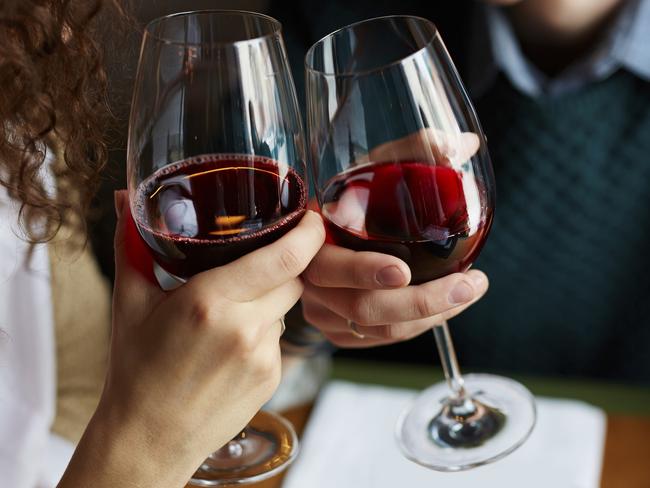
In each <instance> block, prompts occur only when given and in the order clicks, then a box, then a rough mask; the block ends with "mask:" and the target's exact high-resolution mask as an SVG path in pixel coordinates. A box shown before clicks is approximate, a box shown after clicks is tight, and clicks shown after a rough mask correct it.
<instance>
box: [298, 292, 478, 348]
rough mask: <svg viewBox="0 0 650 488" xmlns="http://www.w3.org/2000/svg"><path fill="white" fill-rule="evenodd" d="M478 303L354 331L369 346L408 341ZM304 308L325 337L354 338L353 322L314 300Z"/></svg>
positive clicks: (310, 321)
mask: <svg viewBox="0 0 650 488" xmlns="http://www.w3.org/2000/svg"><path fill="white" fill-rule="evenodd" d="M477 300H478V298H477V299H476V300H473V301H472V302H470V303H468V304H466V305H462V306H460V307H455V308H453V309H451V310H449V311H448V312H446V313H444V314H440V315H436V316H434V317H427V318H424V319H420V320H413V321H409V322H399V323H396V324H387V325H367V326H364V325H358V324H355V328H356V332H357V333H359V334H361V335H363V336H365V338H366V339H367V341H366V342H367V343H368V344H369V345H370V344H378V343H382V344H389V343H394V342H402V341H407V340H410V339H413V338H414V337H417V336H419V335H421V334H422V333H424V332H426V331H428V330H430V329H431V328H432V327H433V326H434V325H436V324H438V323H440V322H442V321H443V320H448V319H450V318H452V317H454V316H455V315H458V314H459V313H461V312H462V311H463V310H465V309H466V308H468V307H469V306H471V305H472V304H473V303H475V302H476V301H477ZM302 307H303V316H304V317H305V320H306V321H307V322H309V323H310V324H311V325H313V326H314V327H316V328H318V329H319V330H320V331H321V332H322V333H324V334H330V335H336V336H339V335H345V334H353V332H352V331H351V328H350V322H349V321H348V320H347V319H345V318H343V317H341V316H340V315H337V314H335V313H334V312H332V311H331V310H328V309H327V308H325V307H324V306H322V305H320V304H318V303H315V302H313V301H311V300H303V301H302ZM353 335H354V334H353ZM378 339H379V341H378Z"/></svg>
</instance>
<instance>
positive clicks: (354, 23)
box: [305, 15, 439, 77]
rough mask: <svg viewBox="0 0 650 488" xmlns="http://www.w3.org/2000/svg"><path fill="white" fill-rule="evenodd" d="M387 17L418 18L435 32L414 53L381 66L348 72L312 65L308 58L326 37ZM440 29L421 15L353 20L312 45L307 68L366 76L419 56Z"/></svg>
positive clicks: (306, 57) (325, 72)
mask: <svg viewBox="0 0 650 488" xmlns="http://www.w3.org/2000/svg"><path fill="white" fill-rule="evenodd" d="M386 19H412V20H417V21H422V22H424V23H425V24H428V25H429V26H431V27H433V33H432V34H431V38H430V39H429V40H428V41H427V42H426V43H425V44H424V45H423V46H422V47H420V48H418V49H416V50H414V51H413V52H412V53H410V54H408V55H407V56H404V57H401V58H399V59H396V60H395V61H390V62H388V63H385V64H382V65H381V66H377V67H375V68H368V69H363V70H358V71H346V72H340V73H332V72H328V71H324V70H320V69H316V68H313V67H312V66H310V64H309V61H308V59H309V58H310V56H311V55H312V54H313V51H314V49H316V46H318V45H319V44H322V43H323V41H325V40H326V39H329V38H331V37H334V36H335V35H336V34H338V33H340V32H343V31H345V30H349V29H352V28H354V27H357V26H359V25H362V24H366V23H370V22H376V21H378V20H386ZM438 34H439V31H438V27H436V24H435V23H434V22H432V21H431V20H429V19H427V18H425V17H421V16H419V15H382V16H380V17H371V18H369V19H364V20H359V21H357V22H352V23H351V24H348V25H345V26H343V27H340V28H338V29H336V30H334V31H332V32H330V33H329V34H326V35H324V36H323V37H321V38H320V39H319V40H318V41H316V42H315V43H314V44H312V46H311V47H310V48H309V49H308V50H307V53H306V54H305V69H306V70H307V71H309V72H311V73H315V74H318V75H322V76H334V77H354V76H364V75H367V74H371V73H375V72H377V71H382V70H384V69H387V68H390V67H391V66H396V65H398V64H401V63H403V62H404V61H406V60H407V59H410V58H412V57H415V56H417V55H418V54H420V53H421V52H422V51H424V50H425V49H427V48H428V47H429V46H431V44H432V43H433V41H434V40H435V38H436V37H437V36H438Z"/></svg>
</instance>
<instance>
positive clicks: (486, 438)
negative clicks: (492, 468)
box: [396, 374, 537, 471]
mask: <svg viewBox="0 0 650 488" xmlns="http://www.w3.org/2000/svg"><path fill="white" fill-rule="evenodd" d="M464 382H465V383H464V384H465V391H466V392H467V395H468V396H469V397H471V398H472V399H474V400H476V401H477V402H478V404H479V405H480V408H481V409H485V412H487V414H486V415H485V417H483V418H484V420H485V422H486V423H485V426H486V427H487V429H485V428H484V429H483V430H482V431H481V432H478V434H477V436H476V437H475V439H474V441H473V442H466V443H465V445H462V442H463V440H462V438H461V439H460V440H458V442H457V443H455V444H454V442H450V440H449V437H448V436H446V433H444V434H445V435H440V434H439V431H438V430H437V429H438V428H439V427H440V426H444V423H443V422H440V421H439V419H440V414H439V413H440V412H441V411H442V410H443V409H444V408H447V407H448V405H449V395H450V390H449V387H448V386H447V384H446V383H440V384H436V385H434V386H432V387H430V388H427V389H426V390H424V391H423V392H422V393H421V394H420V395H418V397H417V398H416V399H415V401H414V403H413V404H412V405H411V406H410V407H409V408H408V409H407V410H405V411H404V412H403V413H402V415H401V416H400V418H399V420H398V422H397V428H396V436H397V441H398V444H399V446H400V448H401V450H402V452H403V453H404V455H405V456H406V457H407V458H408V459H410V460H411V461H414V462H416V463H418V464H420V465H422V466H425V467H427V468H430V469H434V470H436V471H463V470H466V469H471V468H475V467H477V466H481V465H484V464H488V463H492V462H494V461H497V460H499V459H501V458H503V457H505V456H507V455H508V454H510V453H511V452H513V451H514V450H515V449H517V448H518V447H519V446H521V445H522V444H523V443H524V442H525V441H526V439H527V438H528V436H530V433H531V432H532V430H533V427H534V426H535V421H536V416H537V414H536V408H535V400H534V398H533V396H532V394H531V393H530V392H529V391H528V390H527V389H526V388H525V387H524V386H522V385H521V384H519V383H517V382H516V381H513V380H510V379H508V378H503V377H500V376H493V375H487V374H470V375H466V376H464ZM495 423H498V425H496V424H495ZM466 426H467V424H466ZM471 427H472V428H474V427H475V426H471ZM479 430H480V429H479ZM456 439H458V438H456Z"/></svg>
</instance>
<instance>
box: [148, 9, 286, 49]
mask: <svg viewBox="0 0 650 488" xmlns="http://www.w3.org/2000/svg"><path fill="white" fill-rule="evenodd" d="M203 14H235V15H236V14H239V15H241V16H242V17H245V16H249V17H257V18H259V19H262V20H265V21H268V22H269V24H270V26H271V30H270V32H268V33H266V34H263V35H260V36H255V37H251V38H249V39H240V40H238V41H214V42H210V43H204V42H191V41H190V42H188V41H177V40H174V39H171V38H169V37H165V36H160V35H158V34H156V33H155V32H154V31H153V28H154V27H155V26H156V25H158V24H160V23H162V22H165V21H168V20H171V19H174V18H176V17H189V16H192V15H203ZM144 32H145V35H147V36H149V37H152V38H154V39H157V40H158V41H160V42H163V43H165V44H170V45H180V46H205V45H206V44H208V45H215V46H217V45H223V46H236V45H237V44H245V43H250V42H253V41H259V40H263V39H267V38H270V37H274V36H278V35H280V34H281V33H282V23H281V22H280V21H279V20H277V19H275V18H273V17H271V16H270V15H266V14H263V13H260V12H252V11H250V10H241V9H222V8H211V9H200V10H185V11H183V12H174V13H171V14H167V15H163V16H160V17H156V18H155V19H153V20H151V21H149V22H147V25H145V27H144Z"/></svg>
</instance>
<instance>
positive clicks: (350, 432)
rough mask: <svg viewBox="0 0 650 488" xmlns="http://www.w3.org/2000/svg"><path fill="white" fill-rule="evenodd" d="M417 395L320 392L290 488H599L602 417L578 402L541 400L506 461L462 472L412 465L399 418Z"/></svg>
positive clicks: (346, 387) (349, 389) (335, 386)
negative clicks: (400, 441)
mask: <svg viewBox="0 0 650 488" xmlns="http://www.w3.org/2000/svg"><path fill="white" fill-rule="evenodd" d="M415 394H416V392H413V391H411V390H400V389H394V388H384V387H376V386H367V385H358V384H353V383H345V382H339V381H336V382H332V383H330V384H329V385H328V386H327V387H326V388H325V389H324V391H323V392H322V394H321V396H320V397H319V399H318V402H317V404H316V407H315V409H314V411H313V413H312V415H311V418H310V421H309V423H308V425H307V428H306V431H305V435H304V437H303V443H302V451H301V453H300V456H299V457H298V459H297V461H296V462H295V465H294V466H293V467H292V468H291V469H290V470H289V473H288V475H287V477H286V481H285V482H284V485H283V487H284V488H305V487H309V488H331V487H333V486H334V487H336V488H384V487H386V488H389V487H390V488H394V487H404V488H420V487H422V488H425V487H426V488H431V487H434V486H444V487H445V488H466V487H467V488H469V487H471V488H476V487H479V486H480V487H483V486H485V487H497V486H498V487H499V488H508V487H513V488H514V487H517V488H520V487H523V486H525V487H526V488H537V487H539V488H548V487H562V488H597V487H598V486H599V480H600V472H601V465H602V457H603V448H604V441H605V426H606V417H605V414H604V412H603V411H602V410H600V409H598V408H595V407H593V406H591V405H588V404H586V403H582V402H578V401H573V400H560V399H550V398H537V407H538V410H537V413H538V418H537V426H536V427H535V430H534V431H533V433H532V434H531V436H530V438H529V439H528V441H527V442H526V443H525V444H524V445H523V446H522V447H521V448H519V449H518V450H517V451H515V452H514V453H512V454H511V455H510V456H508V457H507V458H505V459H502V460H500V461H498V462H496V463H493V464H489V465H487V466H483V467H480V468H476V469H473V470H470V471H464V472H460V473H439V472H435V471H431V470H428V469H426V468H423V467H421V466H419V465H417V464H415V463H412V462H410V461H408V460H406V459H405V458H404V457H403V456H402V454H401V452H400V451H399V448H398V447H397V444H396V441H395V437H394V431H395V422H396V420H397V417H398V416H399V414H400V413H401V412H402V410H403V408H404V407H405V406H407V405H408V404H409V402H410V400H411V399H412V398H413V395H415Z"/></svg>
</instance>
